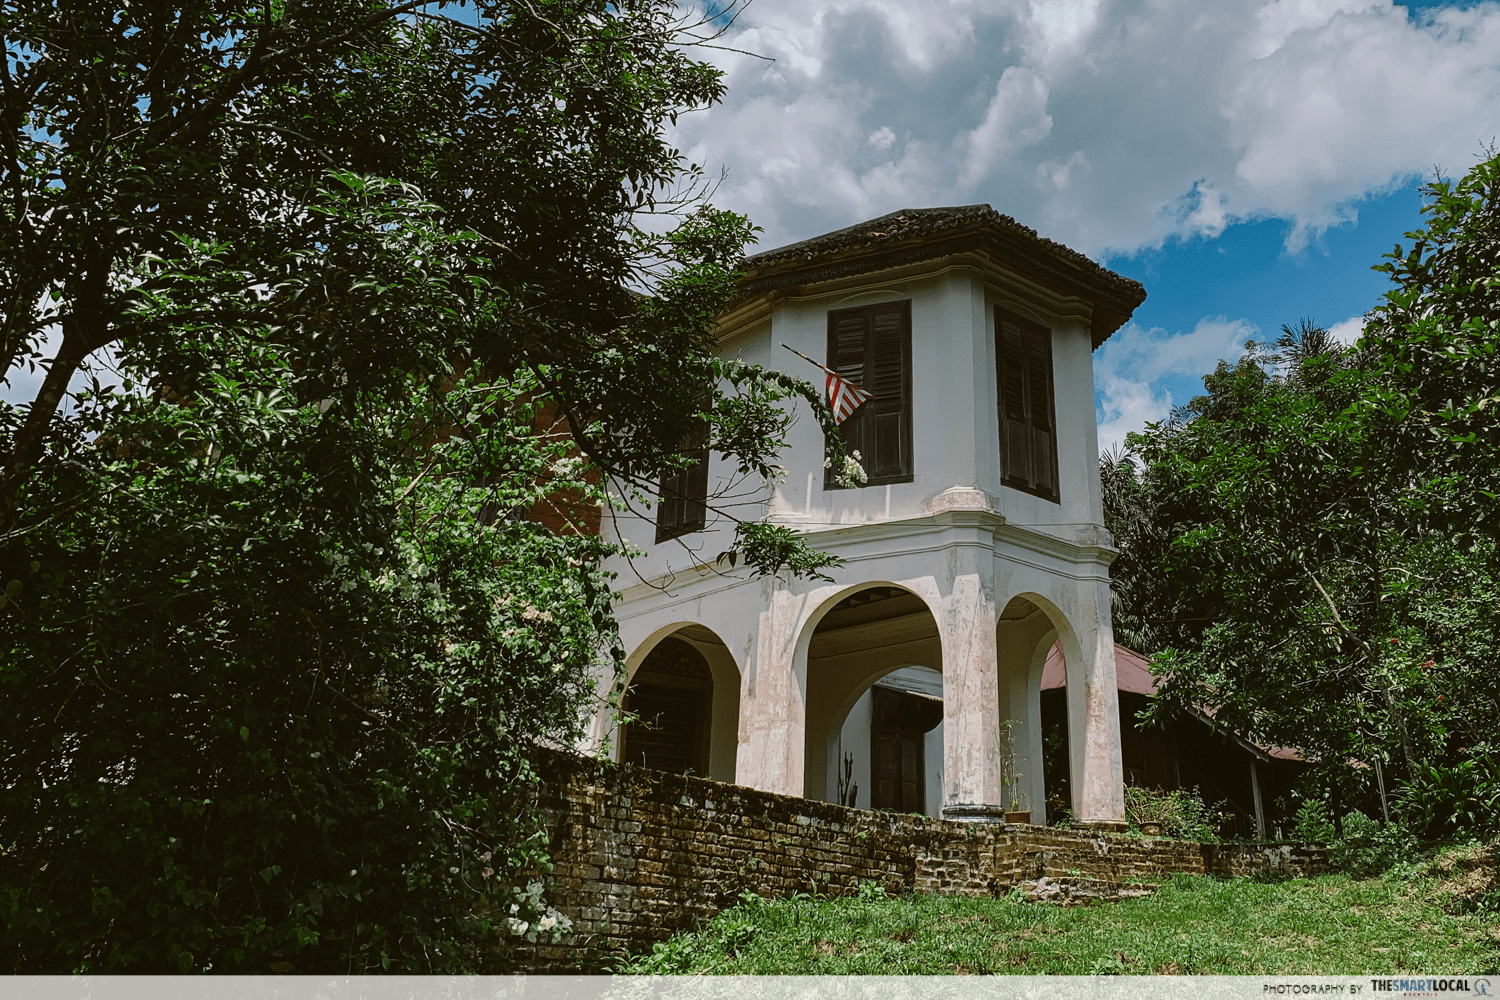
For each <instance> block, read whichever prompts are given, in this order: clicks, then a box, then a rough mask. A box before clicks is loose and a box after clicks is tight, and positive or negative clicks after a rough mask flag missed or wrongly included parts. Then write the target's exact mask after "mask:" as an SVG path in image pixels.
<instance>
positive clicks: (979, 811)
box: [943, 805, 1005, 825]
mask: <svg viewBox="0 0 1500 1000" xmlns="http://www.w3.org/2000/svg"><path fill="white" fill-rule="evenodd" d="M943 819H945V820H947V821H948V822H950V823H1000V824H1002V825H1003V824H1004V823H1005V807H1004V806H983V805H951V806H943Z"/></svg>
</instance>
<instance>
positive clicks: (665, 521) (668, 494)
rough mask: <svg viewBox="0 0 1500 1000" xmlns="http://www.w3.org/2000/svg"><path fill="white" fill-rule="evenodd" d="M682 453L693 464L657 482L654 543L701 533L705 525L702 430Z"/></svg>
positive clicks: (704, 440)
mask: <svg viewBox="0 0 1500 1000" xmlns="http://www.w3.org/2000/svg"><path fill="white" fill-rule="evenodd" d="M684 453H685V454H687V455H689V456H690V457H692V458H693V459H694V464H693V465H692V466H691V467H690V468H687V469H683V470H682V471H681V472H677V473H674V474H672V475H670V476H665V477H663V478H662V481H661V498H660V499H659V500H658V501H657V506H656V540H657V542H658V543H660V542H664V541H666V540H667V539H669V538H676V537H677V536H678V535H686V534H689V533H691V532H694V531H702V530H703V528H704V526H705V525H706V524H707V523H708V429H707V428H704V429H703V430H702V431H701V432H699V433H698V434H695V435H694V436H693V439H692V440H690V441H688V443H687V447H686V448H685V449H684Z"/></svg>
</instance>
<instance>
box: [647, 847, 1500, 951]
mask: <svg viewBox="0 0 1500 1000" xmlns="http://www.w3.org/2000/svg"><path fill="white" fill-rule="evenodd" d="M1496 853H1500V852H1492V853H1490V854H1489V855H1488V857H1487V856H1486V853H1485V852H1484V850H1483V849H1480V848H1475V847H1471V848H1454V849H1448V850H1447V851H1444V852H1443V853H1442V854H1441V855H1440V856H1439V859H1438V860H1436V861H1430V862H1427V863H1424V864H1421V865H1416V866H1407V867H1403V868H1400V869H1397V870H1395V871H1393V872H1391V873H1389V874H1387V875H1386V876H1385V877H1383V878H1378V879H1369V880H1364V881H1358V880H1354V879H1351V878H1349V877H1347V876H1344V875H1327V876H1321V877H1318V878H1311V879H1300V880H1288V881H1283V882H1259V881H1251V880H1249V879H1232V880H1219V879H1214V878H1205V877H1193V876H1175V877H1173V878H1172V879H1171V880H1170V881H1169V882H1167V883H1165V884H1163V885H1162V886H1161V887H1160V888H1159V889H1158V890H1157V891H1156V892H1155V893H1153V894H1152V895H1150V896H1146V897H1142V898H1139V899H1130V900H1124V901H1121V902H1117V903H1100V904H1096V905H1093V906H1078V907H1071V908H1066V909H1064V908H1061V907H1057V906H1053V905H1049V904H1045V903H1028V902H1025V901H1023V900H1021V899H1019V898H1018V897H1014V896H1012V897H1008V898H1001V899H965V898H959V897H952V896H930V895H917V896H913V897H911V898H907V899H886V898H875V899H810V898H801V899H794V900H783V901H777V902H762V901H755V900H752V901H750V902H748V903H746V904H745V905H742V906H737V907H734V908H733V909H730V910H726V911H724V912H723V913H720V914H719V915H718V916H717V917H715V918H714V919H713V920H712V921H710V922H709V923H707V924H705V925H704V926H703V927H701V928H700V929H699V930H698V931H697V932H695V933H692V934H682V935H679V936H678V937H676V938H674V939H673V940H672V941H670V942H668V943H666V944H663V945H657V947H656V950H655V952H654V953H653V954H651V955H646V956H642V957H640V958H637V959H635V960H634V961H633V962H632V963H631V964H630V965H629V966H627V967H626V969H625V970H623V971H626V972H633V973H667V974H677V973H724V974H730V973H735V974H787V975H792V974H795V975H848V974H854V975H896V974H900V975H916V974H933V973H959V974H964V973H971V974H984V973H1024V974H1051V975H1056V974H1067V975H1078V974H1097V973H1121V974H1130V975H1149V974H1164V975H1190V974H1214V975H1292V974H1301V975H1356V974H1360V975H1367V974H1368V975H1375V974H1380V973H1398V972H1424V973H1435V974H1448V973H1452V974H1459V973H1466V974H1496V973H1497V972H1500V912H1497V911H1496V908H1495V905H1494V902H1495V900H1496V899H1497V898H1500V892H1497V891H1496V885H1497V883H1496V881H1495V872H1494V868H1493V860H1492V859H1493V858H1494V857H1495V854H1496Z"/></svg>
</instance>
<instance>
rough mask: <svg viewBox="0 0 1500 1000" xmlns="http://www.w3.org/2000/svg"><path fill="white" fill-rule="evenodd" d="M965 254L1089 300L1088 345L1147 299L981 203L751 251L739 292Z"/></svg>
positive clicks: (885, 218)
mask: <svg viewBox="0 0 1500 1000" xmlns="http://www.w3.org/2000/svg"><path fill="white" fill-rule="evenodd" d="M966 250H980V251H984V252H986V253H988V254H989V255H990V256H991V257H993V258H995V259H997V260H999V261H1000V262H1001V263H1003V264H1004V265H1005V266H1007V267H1009V268H1011V269H1013V270H1015V271H1018V272H1020V273H1023V274H1025V275H1027V276H1028V277H1030V278H1032V279H1034V280H1036V281H1038V282H1040V283H1042V284H1043V285H1046V286H1050V287H1053V288H1054V289H1056V290H1058V291H1060V292H1063V293H1065V294H1073V295H1080V296H1082V297H1084V298H1086V299H1089V300H1091V301H1092V302H1093V303H1094V305H1095V307H1096V312H1097V317H1096V321H1097V325H1098V327H1099V329H1097V330H1096V331H1095V336H1094V346H1095V347H1097V346H1098V345H1099V344H1100V343H1102V342H1103V340H1104V338H1105V337H1107V336H1109V334H1110V333H1112V332H1114V330H1115V329H1117V328H1118V327H1119V326H1120V324H1122V323H1124V322H1125V320H1126V319H1128V318H1129V317H1130V314H1131V312H1132V311H1134V309H1135V308H1136V307H1137V306H1139V305H1140V304H1141V303H1142V302H1143V301H1145V299H1146V289H1145V288H1144V287H1143V286H1142V285H1141V283H1140V282H1139V281H1135V280H1133V279H1131V278H1126V277H1123V276H1121V275H1118V274H1115V273H1114V272H1113V271H1111V270H1109V269H1108V268H1105V267H1101V266H1099V265H1098V264H1096V263H1094V262H1093V261H1092V260H1090V259H1089V258H1088V257H1086V256H1084V255H1083V254H1081V253H1079V252H1078V251H1076V250H1073V249H1071V248H1069V247H1066V246H1063V245H1062V244H1061V243H1058V242H1055V241H1053V240H1049V239H1047V238H1046V237H1044V236H1040V235H1038V234H1037V232H1036V230H1034V229H1030V228H1028V227H1026V226H1023V225H1021V224H1020V223H1019V222H1017V221H1016V220H1015V219H1012V218H1011V217H1010V216H1008V215H1001V214H1000V213H999V212H997V211H995V210H994V209H993V208H991V207H990V206H988V205H956V206H951V207H947V208H903V209H901V210H900V211H896V212H891V213H889V214H887V215H882V216H880V217H879V218H877V219H871V220H869V221H868V222H861V223H859V224H858V225H854V226H849V227H847V228H844V229H839V230H837V231H835V232H831V233H824V234H823V235H821V236H814V237H813V238H812V239H807V240H803V241H802V242H800V243H792V244H790V245H788V246H784V247H777V248H776V249H774V250H766V251H764V252H762V253H758V254H754V255H752V256H750V257H747V258H746V259H745V265H744V266H745V271H746V276H745V280H744V281H743V282H742V284H741V293H742V294H743V295H754V294H756V293H758V292H764V291H772V290H775V289H778V288H786V287H790V286H793V285H803V284H810V283H814V282H817V281H826V280H833V279H837V278H843V277H848V276H851V275H855V274H861V273H867V272H873V271H878V270H883V269H885V268H889V267H895V266H900V265H903V264H910V263H916V262H918V261H923V260H930V259H933V258H936V257H940V256H946V255H948V254H953V253H959V252H963V251H966Z"/></svg>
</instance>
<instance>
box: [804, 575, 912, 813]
mask: <svg viewBox="0 0 1500 1000" xmlns="http://www.w3.org/2000/svg"><path fill="white" fill-rule="evenodd" d="M796 657H797V658H796V661H795V662H796V663H797V664H798V665H799V668H800V669H798V670H797V674H798V675H799V683H800V686H801V694H802V705H803V721H804V727H803V739H804V747H803V760H804V772H803V786H804V787H803V794H804V795H806V796H807V797H808V798H815V799H825V800H830V801H831V800H833V799H836V797H837V796H836V795H834V794H830V790H831V789H832V788H833V787H834V784H835V782H836V780H837V779H836V771H835V772H831V771H830V768H835V769H836V768H837V766H838V762H837V759H836V754H835V749H834V748H835V745H836V744H837V743H838V741H839V739H840V734H841V732H842V730H843V727H844V724H845V722H846V720H847V719H848V716H849V712H850V710H851V709H852V708H853V707H854V706H855V704H856V703H858V702H860V700H861V699H862V698H864V697H865V696H866V694H868V693H869V692H870V689H871V687H872V686H874V685H875V684H876V682H878V681H880V680H881V679H882V678H885V677H887V676H888V675H890V674H892V673H894V672H895V671H898V670H902V669H903V668H909V667H926V668H928V669H929V670H932V671H935V672H936V673H937V674H938V675H939V676H940V675H941V672H942V643H941V639H940V638H939V634H938V623H937V618H936V616H935V615H934V613H933V611H932V605H931V603H930V601H929V600H928V599H927V598H925V597H924V596H923V595H921V594H920V593H918V592H917V590H915V589H914V588H913V587H911V586H909V585H905V584H899V583H892V582H885V581H873V582H865V583H861V584H858V585H855V586H850V587H844V588H840V589H839V590H838V591H836V592H834V593H833V594H830V595H828V596H827V597H826V598H825V599H824V600H823V601H821V602H819V605H818V607H817V608H816V609H815V610H814V611H813V613H811V614H809V615H808V616H807V618H806V620H805V622H804V624H803V627H802V629H801V630H800V633H799V636H798V641H797V647H796ZM937 695H938V697H937V698H936V699H934V700H936V701H937V704H938V709H937V715H936V717H935V718H936V719H941V700H940V696H941V683H940V682H939V683H938V691H937ZM912 696H913V697H928V696H927V695H926V694H917V693H913V695H912ZM870 738H871V737H870V736H869V735H868V734H866V736H865V741H866V742H868V740H869V739H870ZM938 738H939V741H940V739H941V732H940V730H939V737H938ZM938 746H939V747H940V746H941V743H940V742H939V743H938ZM936 757H937V764H938V774H939V775H940V774H941V752H940V751H939V752H938V753H937V754H936ZM863 766H864V767H870V766H872V765H871V764H870V763H869V762H868V759H867V760H866V761H865V762H863ZM920 766H922V767H924V768H925V765H920ZM924 780H926V779H925V778H924ZM859 783H860V784H861V785H862V786H863V787H864V788H865V789H866V790H867V792H868V791H869V790H870V789H871V785H872V783H873V779H872V778H870V777H868V776H866V777H862V778H861V779H860V781H859ZM934 788H935V789H939V790H940V789H941V780H940V777H939V778H937V779H934ZM869 801H870V800H869V799H868V798H865V799H864V800H863V801H861V802H860V803H859V804H860V805H865V804H866V803H868V802H869ZM923 801H924V805H923V808H927V806H926V805H925V802H926V798H925V797H924V799H923Z"/></svg>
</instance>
